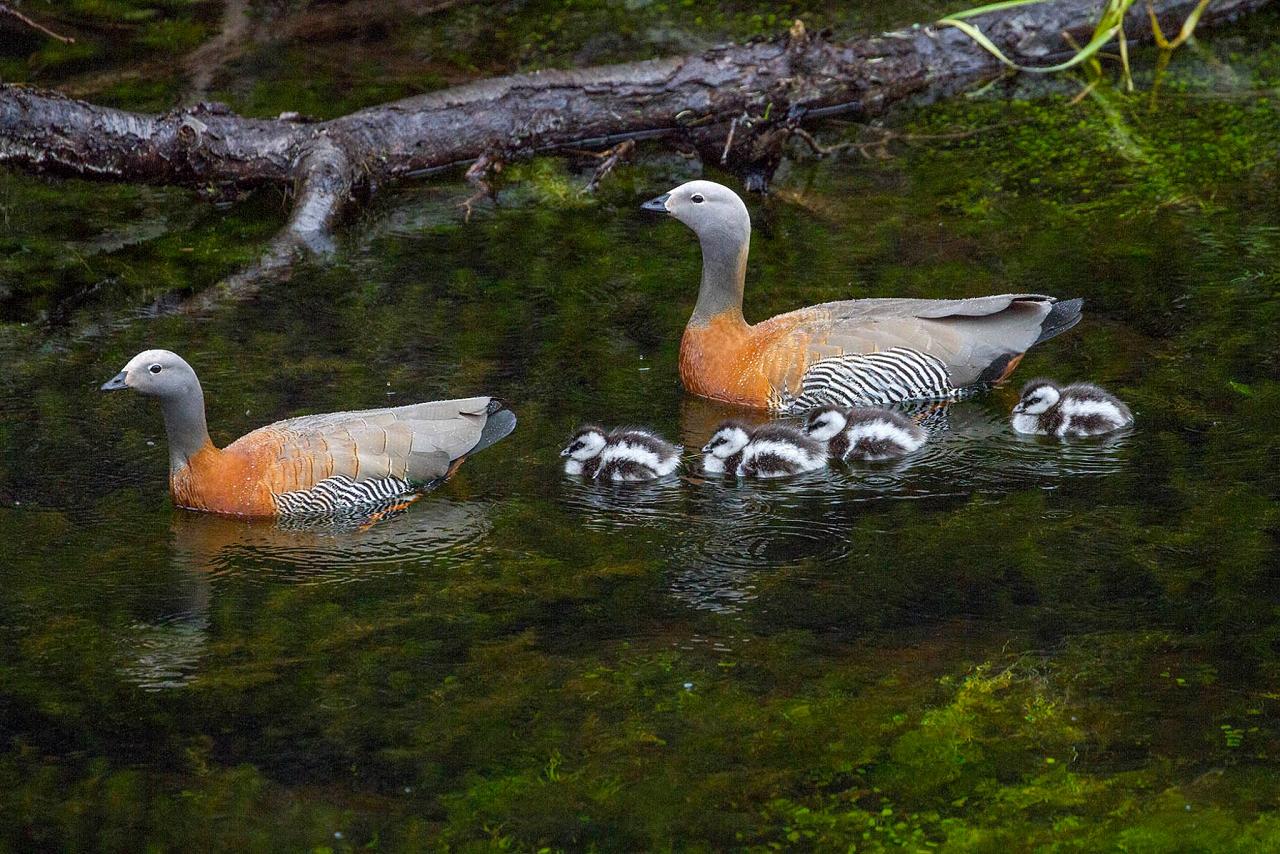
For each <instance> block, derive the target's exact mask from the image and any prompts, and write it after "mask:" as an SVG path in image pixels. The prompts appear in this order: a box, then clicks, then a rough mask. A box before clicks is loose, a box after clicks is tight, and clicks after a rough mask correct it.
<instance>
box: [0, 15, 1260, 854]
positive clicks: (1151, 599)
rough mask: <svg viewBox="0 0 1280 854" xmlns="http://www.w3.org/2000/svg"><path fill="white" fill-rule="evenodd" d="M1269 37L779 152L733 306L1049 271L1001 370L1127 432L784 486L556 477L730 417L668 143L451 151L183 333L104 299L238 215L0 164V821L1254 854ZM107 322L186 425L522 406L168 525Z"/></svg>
mask: <svg viewBox="0 0 1280 854" xmlns="http://www.w3.org/2000/svg"><path fill="white" fill-rule="evenodd" d="M1276 35H1280V18H1277V17H1276V16H1275V15H1274V14H1267V15H1263V16H1259V17H1257V18H1255V19H1253V20H1251V21H1250V22H1248V24H1247V25H1245V26H1242V27H1240V28H1239V29H1236V30H1228V31H1225V32H1222V33H1219V34H1214V35H1213V36H1212V37H1211V38H1210V37H1208V36H1206V37H1205V38H1202V39H1201V42H1200V44H1199V45H1196V46H1195V47H1194V49H1188V50H1183V51H1181V52H1179V53H1178V54H1177V55H1176V56H1175V57H1174V59H1173V62H1172V63H1171V65H1170V67H1169V69H1168V70H1167V72H1166V73H1165V75H1164V77H1163V79H1161V80H1159V81H1155V80H1153V79H1152V76H1153V68H1154V65H1155V59H1154V56H1151V55H1140V57H1139V59H1140V62H1139V64H1138V68H1139V69H1140V73H1139V80H1138V83H1139V90H1140V91H1139V92H1138V94H1135V95H1124V94H1122V93H1120V92H1118V91H1116V90H1114V89H1112V88H1111V87H1110V86H1108V85H1105V84H1104V85H1102V86H1100V87H1099V88H1098V89H1096V90H1095V91H1094V93H1093V94H1091V95H1089V96H1086V97H1085V98H1083V100H1081V101H1080V102H1079V103H1078V104H1070V103H1068V102H1069V100H1070V99H1071V98H1072V97H1073V96H1074V95H1075V94H1076V93H1077V92H1079V91H1080V88H1081V87H1082V85H1083V84H1082V83H1081V82H1079V81H1074V80H1070V79H1065V80H1057V81H1051V82H1050V83H1049V84H1047V85H1049V86H1051V87H1059V88H1057V89H1053V88H1050V89H1031V88H1025V89H1024V88H1018V87H1029V86H1031V85H1032V83H1027V82H1023V81H1019V82H1017V83H1016V84H1000V85H998V86H996V87H995V88H993V89H991V90H989V91H987V92H985V93H982V94H980V95H978V96H977V97H971V98H970V97H961V98H959V99H956V100H955V101H952V102H947V103H941V104H936V105H933V106H928V107H915V108H912V109H911V110H908V111H904V112H902V113H900V114H898V115H896V116H894V117H891V119H890V120H889V121H888V122H887V125H886V126H887V127H889V128H890V129H892V130H893V131H894V132H895V133H898V134H906V135H910V138H908V139H905V140H899V141H897V142H894V143H892V144H891V145H890V146H889V149H888V153H889V154H890V155H891V156H890V157H889V158H887V159H879V158H874V159H866V158H862V157H860V156H858V155H856V154H849V155H848V156H846V157H844V158H835V159H829V160H822V161H814V160H806V159H803V158H800V159H797V160H794V161H792V162H791V163H790V164H788V165H786V166H784V169H783V170H782V172H780V174H779V176H778V180H777V182H776V186H775V192H774V194H773V195H772V196H771V197H769V198H767V199H761V198H752V199H750V200H749V201H748V204H749V207H750V208H751V210H752V216H753V221H754V223H755V228H756V231H755V237H754V241H753V251H752V256H751V263H750V268H749V273H748V285H747V309H746V313H747V315H748V317H749V318H750V319H753V320H755V319H759V318H763V317H765V316H768V315H770V314H773V313H776V312H778V311H782V310H786V309H789V308H793V307H796V306H800V305H805V304H810V303H815V302H819V301H824V300H830V299H839V298H847V297H852V296H888V295H899V296H919V297H959V296H976V295H981V294H985V293H992V292H1002V291H1036V292H1042V293H1049V294H1055V295H1059V296H1062V297H1074V296H1082V297H1084V298H1085V300H1086V316H1085V319H1084V321H1083V322H1082V323H1081V324H1080V325H1079V326H1078V327H1077V328H1076V329H1075V330H1074V331H1072V332H1071V333H1069V334H1067V335H1064V336H1062V337H1060V338H1058V339H1055V340H1054V341H1052V342H1050V343H1048V344H1045V345H1042V346H1041V347H1039V348H1037V349H1035V350H1033V351H1032V352H1031V353H1030V354H1029V355H1028V357H1027V359H1026V360H1025V362H1024V364H1023V366H1022V367H1021V368H1020V370H1019V373H1018V375H1017V379H1019V380H1024V379H1027V378H1030V377H1032V376H1035V375H1037V374H1047V375H1050V376H1054V377H1057V378H1059V379H1061V380H1077V379H1088V380H1093V381H1096V382H1099V383H1102V384H1104V385H1106V386H1108V387H1109V388H1112V389H1113V390H1114V391H1116V392H1117V393H1118V394H1120V395H1121V396H1122V397H1123V398H1124V399H1126V400H1127V401H1128V402H1129V403H1130V404H1131V405H1132V407H1133V409H1134V411H1135V413H1136V415H1137V425H1136V427H1135V428H1134V429H1133V430H1132V431H1130V432H1128V433H1126V434H1124V435H1121V436H1117V437H1115V438H1113V439H1111V440H1109V441H1103V442H1071V443H1067V444H1061V443H1054V442H1045V441H1038V440H1033V439H1027V438H1025V437H1018V436H1015V435H1014V434H1013V433H1012V432H1011V431H1010V430H1009V429H1008V426H1007V422H1006V417H1007V413H1008V410H1009V408H1010V407H1011V406H1012V404H1013V402H1014V400H1015V398H1016V389H1015V388H1003V389H998V390H996V391H994V392H992V393H990V394H988V395H985V396H982V397H980V398H977V399H975V400H971V401H966V402H962V403H957V404H954V405H952V406H950V407H948V408H947V410H946V411H945V412H944V413H942V414H941V417H939V418H937V419H935V420H936V421H937V426H936V427H935V429H934V436H933V441H932V442H931V444H930V445H929V446H928V448H927V449H926V450H925V451H923V452H922V453H920V454H918V455H917V456H915V457H913V458H911V459H910V460H909V461H907V462H904V463H902V464H899V465H880V466H863V467H854V468H848V469H839V470H832V471H830V472H824V473H817V474H812V475H808V476H804V477H800V478H796V479H794V480H791V481H787V482H778V483H765V484H744V485H738V484H734V483H731V482H726V481H721V480H708V479H706V478H703V477H702V476H700V475H699V474H698V473H697V471H696V467H690V468H689V470H687V471H686V472H685V473H683V474H682V475H681V476H680V477H679V478H672V479H670V480H667V481H663V482H659V483H654V484H648V485H640V486H635V487H628V488H619V487H610V486H600V485H595V486H587V485H583V484H580V483H577V482H573V481H567V480H565V479H564V478H563V477H562V476H561V474H560V472H559V462H560V460H559V458H558V457H557V455H556V451H557V450H558V449H559V448H560V447H561V445H562V440H563V439H564V438H565V436H566V435H567V434H568V433H569V431H570V430H571V429H572V428H573V427H574V426H575V425H576V424H577V423H579V422H580V421H582V420H588V419H589V420H599V421H603V422H605V423H636V424H646V425H649V426H651V427H654V428H656V429H658V430H660V431H662V432H663V433H665V434H666V435H668V436H671V437H678V438H679V440H680V441H682V442H683V443H684V444H685V446H686V447H687V448H691V449H692V448H696V447H699V446H700V445H701V443H702V442H703V441H704V440H705V438H706V437H707V435H708V434H709V433H710V429H711V426H712V425H713V424H714V423H715V422H716V421H717V419H719V418H721V417H724V416H725V415H726V414H737V413H729V412H727V411H726V410H724V409H722V408H719V407H717V406H715V405H712V404H708V403H706V402H703V401H700V400H697V399H694V398H691V397H689V396H687V395H685V394H684V393H683V391H682V390H681V387H680V384H679V381H678V378H677V376H676V349H677V344H678V340H679V335H680V331H681V329H682V328H683V324H684V321H685V320H686V318H687V315H688V313H689V311H690V310H691V307H692V303H693V299H694V295H695V291H696V286H697V279H698V267H699V257H698V253H697V247H696V242H695V240H694V238H693V236H692V235H691V234H690V233H688V232H687V231H686V230H684V229H683V228H682V227H681V226H679V225H678V224H676V223H674V222H662V221H656V220H652V219H649V218H646V217H645V216H644V215H643V214H642V213H641V212H640V211H639V210H638V209H637V206H638V204H639V202H640V201H642V200H644V199H646V198H649V197H651V196H652V195H654V194H656V193H658V192H662V191H665V190H666V189H668V188H669V187H670V186H672V185H673V184H675V183H677V182H679V181H681V180H684V179H687V178H690V177H694V176H697V175H700V174H704V173H703V172H702V171H701V167H700V166H699V165H698V163H697V162H696V161H689V160H685V159H682V158H679V157H676V156H670V155H663V154H661V153H660V152H657V151H651V152H648V153H646V154H644V155H643V156H642V157H641V159H640V160H639V161H638V163H637V164H635V165H632V166H628V167H625V168H623V169H621V170H620V171H619V172H618V173H616V174H615V175H613V176H611V177H610V178H609V179H608V180H607V181H606V183H605V185H604V187H603V189H602V191H601V192H600V193H599V194H598V195H597V196H586V195H583V194H581V193H580V188H581V187H582V186H583V185H584V184H585V182H586V180H587V177H588V175H589V169H590V166H589V165H588V166H587V167H586V171H575V170H574V168H573V164H566V163H564V162H561V161H555V160H545V161H543V160H540V161H535V162H533V163H525V164H519V165H517V166H515V167H514V168H513V169H512V170H511V172H510V176H509V181H508V183H507V184H506V185H505V187H506V188H505V189H504V190H503V191H502V193H501V196H500V205H499V206H498V207H497V208H493V207H491V206H487V205H486V206H482V207H481V208H480V210H479V211H478V212H477V213H476V215H475V216H474V217H473V218H472V221H471V222H470V223H463V222H462V218H461V214H460V212H459V209H458V207H457V204H458V202H459V201H461V200H462V199H464V198H466V197H467V196H468V195H469V194H470V190H469V188H468V187H467V186H465V184H463V183H461V182H460V181H457V180H453V179H450V180H441V181H433V182H431V183H427V184H422V185H417V186H407V187H402V188H398V189H395V190H393V191H390V192H388V193H386V194H385V195H383V196H381V197H380V198H378V199H377V200H376V202H375V204H374V206H373V207H372V208H371V209H370V210H368V211H367V212H365V213H363V214H361V215H360V216H359V217H357V218H356V221H354V222H352V223H350V224H349V226H348V227H347V228H346V229H345V230H344V232H343V235H342V245H341V248H340V251H339V254H338V256H337V258H336V261H335V263H333V264H331V265H328V266H309V267H306V268H304V269H302V270H300V271H299V272H298V273H297V274H296V275H295V276H294V278H293V279H292V280H291V281H289V282H287V283H284V284H281V285H278V286H272V287H270V288H269V289H267V290H265V291H263V292H262V293H260V294H259V295H257V296H256V297H254V298H251V299H247V300H240V301H224V302H220V303H218V304H217V305H215V306H214V307H213V308H211V309H209V310H207V311H204V312H202V313H198V314H195V315H192V314H166V313H160V314H158V315H155V313H154V312H152V311H150V310H149V308H148V307H149V306H152V305H154V304H155V303H156V302H157V300H161V301H166V300H167V302H169V303H171V302H173V301H175V299H180V298H182V297H183V296H185V295H187V294H188V293H191V292H193V291H199V290H202V289H204V288H206V287H207V286H208V285H210V284H211V283H213V282H214V281H216V280H217V279H218V278H219V277H221V276H222V275H225V274H227V273H229V272H232V271H234V270H235V269H237V268H238V267H239V266H240V265H242V264H243V263H244V262H245V261H246V260H248V259H250V258H252V257H253V255H254V254H255V252H256V251H257V249H258V248H259V247H260V246H261V245H262V243H263V242H264V241H265V240H266V239H267V238H268V237H269V235H270V234H271V232H272V231H273V229H274V228H275V227H277V225H278V224H279V222H280V220H281V216H282V213H281V212H282V201H281V199H280V198H279V197H277V196H274V195H272V194H270V193H259V194H256V195H254V196H253V197H251V198H249V199H246V200H243V201H241V202H239V203H237V204H234V205H223V206H220V207H215V206H212V205H209V204H207V203H205V202H203V201H200V200H198V199H196V198H195V197H194V196H193V195H190V194H188V193H186V192H184V191H178V190H171V189H161V188H136V187H124V188H122V187H111V186H104V185H92V184H83V183H79V182H69V181H49V182H46V181H41V180H36V179H32V178H29V177H24V176H18V175H12V174H0V254H2V256H3V257H0V288H2V289H3V294H2V295H0V312H2V313H3V319H4V323H3V325H2V326H0V358H2V359H3V363H4V365H5V370H4V371H3V372H0V499H2V501H3V507H2V508H0V543H3V545H2V546H0V548H3V552H4V558H3V560H0V824H2V826H0V850H14V851H26V850H51V849H62V848H68V849H78V848H91V847H103V848H109V849H118V850H138V849H139V848H142V847H143V846H144V845H146V844H150V845H153V846H155V849H156V850H161V849H169V848H188V849H200V848H234V849H254V850H263V851H267V850H298V849H314V850H324V849H328V850H346V849H349V848H370V849H374V848H376V849H380V850H420V849H421V848H425V847H450V848H459V849H477V850H482V849H488V848H498V847H502V848H510V849H517V850H534V849H538V848H540V847H543V846H550V847H553V848H567V849H585V848H591V847H595V848H598V849H613V850H618V849H626V850H652V849H665V848H674V849H723V848H732V847H748V848H758V849H762V850H763V849H767V848H789V847H801V848H811V849H815V850H834V849H841V850H845V849H849V848H850V846H857V847H858V848H860V849H863V850H880V849H885V850H931V849H934V848H940V849H945V850H957V851H970V850H982V851H985V850H1025V849H1032V848H1043V849H1045V850H1050V849H1052V850H1059V849H1062V850H1115V849H1119V850H1128V851H1227V850H1238V851H1260V850H1276V849H1277V848H1280V818H1278V817H1277V813H1276V810H1277V807H1278V806H1280V776H1277V771H1280V766H1278V763H1280V718H1278V716H1277V715H1278V709H1280V657H1278V655H1280V650H1278V648H1277V644H1278V643H1280V561H1278V560H1277V534H1278V532H1280V505H1277V503H1276V500H1277V497H1278V496H1280V431H1278V430H1277V423H1278V419H1280V216H1278V215H1280V194H1278V192H1277V191H1278V190H1280V177H1278V176H1277V166H1276V164H1277V158H1276V153H1277V148H1278V146H1280V115H1277V111H1276V106H1275V104H1276V98H1277V97H1278V96H1280V89H1278V88H1277V86H1278V85H1280V51H1278V50H1277V48H1276V47H1275V44H1276V40H1275V38H1274V37H1275V36H1276ZM1033 82H1034V84H1035V85H1037V86H1043V85H1046V84H1045V83H1044V82H1043V81H1033ZM973 128H986V130H983V131H981V132H978V133H974V134H972V135H969V136H960V137H957V136H956V132H957V131H965V130H968V129H973ZM860 133H865V131H860V130H859V129H858V128H856V127H851V126H845V125H838V124H832V125H830V126H829V127H827V128H825V129H824V130H823V136H824V139H825V140H826V141H828V142H836V141H840V140H853V139H864V138H865V137H863V136H859V134H860ZM939 137H944V138H939ZM706 174H708V175H709V176H710V177H713V178H717V179H719V180H724V181H726V182H728V183H731V184H732V183H733V181H732V178H730V177H728V176H721V175H716V174H715V173H706ZM153 315H155V316H153ZM147 347H167V348H170V349H173V350H176V351H177V352H179V353H181V354H182V355H184V356H185V357H186V358H187V359H188V360H189V361H190V362H191V363H192V365H193V366H194V367H195V368H196V370H197V371H198V372H199V374H200V376H201V379H202V381H203V383H204V386H205V390H206V396H207V398H208V404H209V420H210V425H211V428H212V432H213V435H214V439H215V441H217V442H219V443H223V442H226V441H229V440H231V439H233V438H235V437H236V436H239V435H240V434H242V433H243V432H245V431H247V430H249V429H252V428H254V427H257V426H260V425H262V424H265V423H267V422H269V421H272V420H275V419H279V418H284V417H287V416H292V415H298V414H303V413H310V412H324V411H331V410H338V409H354V408H367V407H376V406H383V405H387V404H395V403H408V402H412V401H416V400H421V399H431V398H440V397H450V396H463V395H471V394H481V393H488V394H495V395H498V396H501V397H503V398H504V399H506V400H507V401H508V402H509V403H510V404H511V406H512V407H513V408H514V409H515V411H516V412H517V413H518V414H519V416H520V425H519V427H518V429H517V431H516V432H515V433H514V434H513V435H512V436H511V437H510V438H509V439H507V440H505V441H504V442H502V443H501V444H499V445H497V446H495V447H494V448H492V449H490V450H488V451H485V452H484V453H483V454H481V455H479V456H477V457H476V458H475V459H473V460H471V461H469V462H468V463H467V464H466V465H465V466H464V467H463V468H462V469H461V471H460V472H459V473H458V475H457V476H456V477H455V478H454V479H453V480H452V481H451V482H450V483H448V484H447V485H446V486H445V487H444V488H442V489H441V490H439V491H438V492H436V493H434V494H433V495H431V496H430V497H428V498H427V499H426V500H424V501H422V502H419V503H418V504H417V505H416V506H414V507H413V508H412V509H411V510H410V511H409V512H408V513H406V514H404V515H402V516H399V517H396V518H394V519H390V520H388V521H386V522H385V523H383V524H380V525H378V526H375V527H373V528H372V529H370V530H368V531H364V532H357V531H348V530H336V529H332V530H325V529H319V530H316V529H289V528H287V527H285V528H282V527H278V526H274V525H269V524H260V523H246V522H239V521H232V520H227V519H221V518H212V517H204V516H199V515H196V514H190V513H185V512H181V511H175V510H174V509H173V508H172V507H171V505H170V503H169V500H168V497H167V494H166V488H165V486H166V465H167V462H166V460H167V457H166V453H165V449H164V435H163V430H162V423H161V420H160V417H159V413H158V412H157V411H156V410H155V408H154V407H153V406H150V405H149V402H148V401H146V400H144V399H141V398H139V397H135V396H130V395H119V394H117V395H102V394H99V393H98V392H97V390H96V389H97V386H98V384H100V383H101V382H102V381H104V380H105V379H107V378H109V377H110V376H112V375H113V374H114V373H115V372H116V371H118V370H119V368H120V366H121V365H123V364H124V362H125V361H126V360H127V359H128V358H129V357H130V356H132V355H133V354H134V353H135V352H137V351H139V350H141V349H144V348H147ZM690 459H691V460H692V455H690Z"/></svg>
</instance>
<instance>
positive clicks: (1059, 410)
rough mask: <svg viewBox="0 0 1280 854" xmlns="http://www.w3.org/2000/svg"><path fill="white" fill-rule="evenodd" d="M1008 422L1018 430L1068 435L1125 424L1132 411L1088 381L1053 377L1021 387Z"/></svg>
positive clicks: (1096, 433) (1092, 433) (1094, 433)
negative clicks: (1058, 380) (1062, 381)
mask: <svg viewBox="0 0 1280 854" xmlns="http://www.w3.org/2000/svg"><path fill="white" fill-rule="evenodd" d="M1010 422H1011V423H1012V425H1013V429H1014V430H1015V431H1017V432H1018V433H1028V434H1031V435H1036V436H1057V437H1059V438H1063V439H1069V438H1079V437H1084V436H1101V435H1103V434H1106V433H1111V432H1114V431H1116V430H1119V429H1121V428H1123V427H1128V426H1129V425H1131V424H1132V423H1133V413H1132V412H1130V411H1129V407H1127V406H1125V405H1124V403H1123V402H1122V401H1121V400H1120V399H1119V398H1117V397H1116V396H1115V395H1113V394H1112V393H1111V392H1109V391H1107V390H1106V389H1104V388H1100V387H1098V386H1096V385H1092V384H1091V383H1073V384H1071V385H1069V386H1066V387H1062V386H1059V385H1058V384H1057V383H1055V382H1054V381H1053V380H1046V379H1034V380H1031V382H1029V383H1027V384H1026V385H1025V386H1023V387H1022V399H1021V400H1019V401H1018V404H1017V405H1016V406H1015V407H1013V416H1012V418H1011V419H1010Z"/></svg>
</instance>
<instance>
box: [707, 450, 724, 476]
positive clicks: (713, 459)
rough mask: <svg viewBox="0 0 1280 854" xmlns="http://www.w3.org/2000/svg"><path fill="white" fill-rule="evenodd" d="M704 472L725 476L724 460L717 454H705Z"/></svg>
mask: <svg viewBox="0 0 1280 854" xmlns="http://www.w3.org/2000/svg"><path fill="white" fill-rule="evenodd" d="M702 470H703V471H705V472H708V473H710V474H724V460H722V459H720V458H719V457H717V456H716V455H715V454H704V455H703V457H702Z"/></svg>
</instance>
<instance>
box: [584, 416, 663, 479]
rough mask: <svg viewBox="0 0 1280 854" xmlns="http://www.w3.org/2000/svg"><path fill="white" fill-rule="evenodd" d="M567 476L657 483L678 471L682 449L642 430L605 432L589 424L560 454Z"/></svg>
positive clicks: (624, 429)
mask: <svg viewBox="0 0 1280 854" xmlns="http://www.w3.org/2000/svg"><path fill="white" fill-rule="evenodd" d="M560 455H561V456H562V457H567V458H568V459H567V460H565V464H564V470H565V473H566V474H570V475H582V476H584V477H589V478H593V479H596V480H613V481H637V480H653V479H654V478H659V477H665V476H667V475H669V474H672V473H674V472H675V470H676V469H677V468H678V467H679V465H680V448H679V447H678V446H676V445H672V444H671V443H670V442H668V441H666V440H665V439H663V438H662V437H661V436H658V435H657V434H655V433H653V432H651V431H649V430H644V429H640V428H632V427H627V428H618V429H616V430H613V431H611V432H609V433H605V432H604V430H603V429H602V428H600V427H596V426H593V425H588V426H585V427H583V428H581V429H580V430H578V432H577V433H575V434H574V436H573V438H572V439H571V440H570V442H569V444H568V446H566V447H565V449H564V450H563V451H561V452H560Z"/></svg>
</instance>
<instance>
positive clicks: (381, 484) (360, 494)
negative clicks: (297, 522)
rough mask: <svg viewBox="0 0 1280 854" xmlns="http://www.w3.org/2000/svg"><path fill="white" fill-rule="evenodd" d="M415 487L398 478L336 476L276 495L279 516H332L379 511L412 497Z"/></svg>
mask: <svg viewBox="0 0 1280 854" xmlns="http://www.w3.org/2000/svg"><path fill="white" fill-rule="evenodd" d="M416 491H417V490H415V489H414V487H413V484H411V483H409V481H407V480H401V479H400V478H398V477H379V478H373V479H371V480H362V481H355V480H352V479H351V478H349V477H347V476H346V475H341V474H339V475H334V476H333V477H327V478H325V479H324V480H322V481H319V482H318V483H316V485H315V486H313V487H311V488H310V489H300V490H298V491H296V492H281V493H279V494H277V495H276V496H274V499H275V503H276V512H277V513H278V514H279V515H280V516H331V515H335V514H339V513H344V512H349V511H351V510H355V509H359V510H376V509H378V508H379V507H383V506H390V505H393V504H395V503H396V502H398V501H400V500H402V499H404V498H406V497H407V496H411V495H413V494H414V493H415V492H416Z"/></svg>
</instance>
